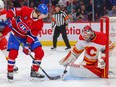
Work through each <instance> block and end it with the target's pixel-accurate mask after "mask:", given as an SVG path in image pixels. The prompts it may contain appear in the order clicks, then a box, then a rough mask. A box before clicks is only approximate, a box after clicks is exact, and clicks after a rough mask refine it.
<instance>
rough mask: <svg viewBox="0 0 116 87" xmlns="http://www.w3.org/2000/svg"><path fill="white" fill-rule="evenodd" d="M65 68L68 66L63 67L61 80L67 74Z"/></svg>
mask: <svg viewBox="0 0 116 87" xmlns="http://www.w3.org/2000/svg"><path fill="white" fill-rule="evenodd" d="M67 67H68V65H66V66H65V68H64V71H63V74H62V76H61V79H63V78H64V76H65V74H66V73H67Z"/></svg>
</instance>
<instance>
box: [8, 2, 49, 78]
mask: <svg viewBox="0 0 116 87" xmlns="http://www.w3.org/2000/svg"><path fill="white" fill-rule="evenodd" d="M47 15H48V7H47V6H46V5H45V4H40V5H38V6H37V7H36V8H35V9H33V8H29V7H26V6H24V7H21V8H12V9H10V10H9V11H8V12H7V18H9V19H12V26H11V25H10V23H9V20H7V23H6V24H7V25H8V26H9V27H10V28H11V29H12V33H10V36H9V40H8V51H9V56H8V57H9V59H8V68H7V70H8V73H7V78H8V79H13V67H14V65H15V59H16V58H17V56H18V50H19V46H20V44H21V43H23V45H24V48H23V52H24V53H25V54H27V55H30V53H31V52H34V60H33V64H32V66H31V73H30V76H31V77H36V78H44V75H41V74H40V73H38V69H39V66H38V64H41V60H42V58H43V56H44V51H43V49H42V45H41V43H40V41H39V40H38V38H37V36H38V34H39V32H40V31H41V30H42V27H43V21H42V19H43V18H45V17H47ZM16 38H17V39H18V40H19V41H20V42H21V43H19V41H18V40H17V39H16ZM35 61H36V62H35ZM36 63H38V64H36Z"/></svg>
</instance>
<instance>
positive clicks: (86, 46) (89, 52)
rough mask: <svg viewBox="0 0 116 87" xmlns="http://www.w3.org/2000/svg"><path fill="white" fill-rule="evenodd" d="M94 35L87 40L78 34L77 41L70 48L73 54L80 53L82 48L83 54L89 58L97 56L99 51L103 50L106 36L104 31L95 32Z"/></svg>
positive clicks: (93, 58) (92, 58) (94, 58)
mask: <svg viewBox="0 0 116 87" xmlns="http://www.w3.org/2000/svg"><path fill="white" fill-rule="evenodd" d="M95 34H96V36H95V38H94V39H93V40H92V41H91V42H87V41H85V40H84V39H83V37H82V36H81V35H80V36H79V39H78V42H77V43H76V45H75V46H74V48H73V49H72V52H73V53H74V54H77V55H80V54H81V53H82V52H83V51H84V50H85V53H84V56H85V57H86V58H88V59H90V60H96V59H97V58H98V54H99V51H104V50H105V47H106V43H107V38H106V35H105V34H104V33H101V32H95Z"/></svg>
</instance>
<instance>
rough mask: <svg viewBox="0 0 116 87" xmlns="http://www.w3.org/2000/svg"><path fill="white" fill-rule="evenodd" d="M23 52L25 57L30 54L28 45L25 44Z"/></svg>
mask: <svg viewBox="0 0 116 87" xmlns="http://www.w3.org/2000/svg"><path fill="white" fill-rule="evenodd" d="M23 52H24V53H25V54H26V55H30V54H31V50H30V48H29V44H26V45H25V46H24V47H23Z"/></svg>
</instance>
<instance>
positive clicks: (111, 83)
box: [0, 46, 116, 87]
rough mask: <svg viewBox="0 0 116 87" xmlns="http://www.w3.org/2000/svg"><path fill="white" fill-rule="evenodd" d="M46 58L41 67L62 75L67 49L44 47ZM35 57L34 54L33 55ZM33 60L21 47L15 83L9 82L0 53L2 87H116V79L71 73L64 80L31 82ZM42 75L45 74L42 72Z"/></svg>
mask: <svg viewBox="0 0 116 87" xmlns="http://www.w3.org/2000/svg"><path fill="white" fill-rule="evenodd" d="M43 49H44V51H45V56H44V58H43V60H42V65H41V67H42V68H43V69H44V70H45V71H46V72H47V73H48V74H49V75H50V76H54V75H62V73H63V69H64V67H63V66H60V65H59V63H58V62H59V60H60V59H62V58H63V57H64V56H65V55H66V54H67V53H68V52H66V51H64V49H65V47H58V48H57V51H51V50H50V47H45V46H44V47H43ZM32 55H33V54H32ZM31 63H32V59H31V58H30V56H27V55H25V54H23V53H22V48H21V47H20V50H19V56H18V58H17V59H16V65H17V66H18V67H19V71H18V72H16V73H14V80H13V82H9V81H8V80H7V78H6V77H7V76H6V73H7V62H6V60H5V57H4V55H3V53H2V52H0V87H116V79H115V78H114V79H101V78H75V77H71V76H70V74H69V73H67V74H66V75H65V78H64V79H63V80H49V79H48V78H47V77H46V78H45V80H44V81H40V80H37V79H35V80H33V81H30V80H31V78H30V76H29V75H30V68H31ZM41 73H43V72H42V71H41Z"/></svg>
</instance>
